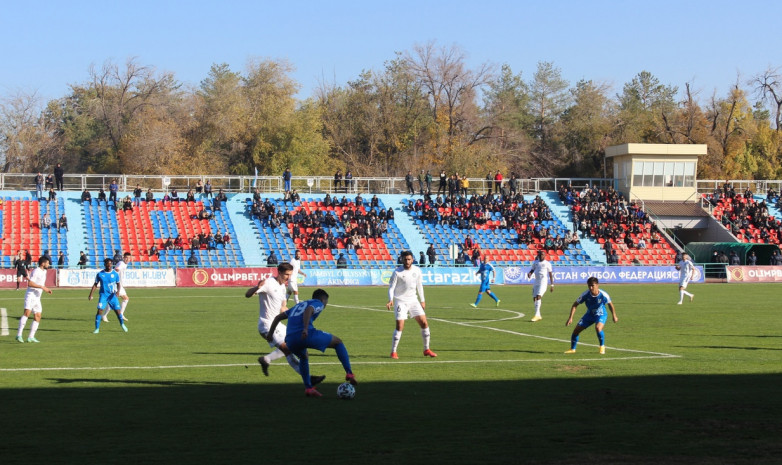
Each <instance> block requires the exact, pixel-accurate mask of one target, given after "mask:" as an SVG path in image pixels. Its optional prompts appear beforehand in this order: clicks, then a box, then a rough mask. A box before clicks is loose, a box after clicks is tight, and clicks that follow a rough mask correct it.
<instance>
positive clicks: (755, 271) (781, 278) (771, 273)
mask: <svg viewBox="0 0 782 465" xmlns="http://www.w3.org/2000/svg"><path fill="white" fill-rule="evenodd" d="M725 269H726V270H727V271H728V282H729V283H782V266H726V267H725Z"/></svg>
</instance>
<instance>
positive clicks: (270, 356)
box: [263, 349, 285, 363]
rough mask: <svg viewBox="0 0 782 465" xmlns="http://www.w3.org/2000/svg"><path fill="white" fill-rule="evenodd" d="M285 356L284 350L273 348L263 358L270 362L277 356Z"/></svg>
mask: <svg viewBox="0 0 782 465" xmlns="http://www.w3.org/2000/svg"><path fill="white" fill-rule="evenodd" d="M282 357H285V352H283V351H281V350H280V349H274V351H273V352H272V353H270V354H268V355H266V356H265V357H263V358H264V360H266V361H267V362H269V363H271V362H272V361H274V360H277V359H278V358H282Z"/></svg>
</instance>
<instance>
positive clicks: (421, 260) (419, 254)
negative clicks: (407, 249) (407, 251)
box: [418, 250, 426, 266]
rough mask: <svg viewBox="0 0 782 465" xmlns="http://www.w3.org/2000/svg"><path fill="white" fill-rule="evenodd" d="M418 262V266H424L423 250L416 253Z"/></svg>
mask: <svg viewBox="0 0 782 465" xmlns="http://www.w3.org/2000/svg"><path fill="white" fill-rule="evenodd" d="M418 264H419V265H420V266H426V256H424V251H423V250H422V251H420V252H419V253H418Z"/></svg>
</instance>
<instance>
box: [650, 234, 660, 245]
mask: <svg viewBox="0 0 782 465" xmlns="http://www.w3.org/2000/svg"><path fill="white" fill-rule="evenodd" d="M649 242H651V243H652V245H656V244H659V243H660V233H658V232H657V231H655V232H653V233H652V236H651V238H649Z"/></svg>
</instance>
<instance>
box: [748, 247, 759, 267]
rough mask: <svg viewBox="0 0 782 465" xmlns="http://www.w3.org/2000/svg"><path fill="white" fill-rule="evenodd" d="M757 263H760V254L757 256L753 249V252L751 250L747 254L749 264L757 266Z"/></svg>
mask: <svg viewBox="0 0 782 465" xmlns="http://www.w3.org/2000/svg"><path fill="white" fill-rule="evenodd" d="M757 264H758V256H757V255H755V251H754V250H753V251H752V252H750V253H749V255H748V256H747V265H750V266H755V265H757Z"/></svg>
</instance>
